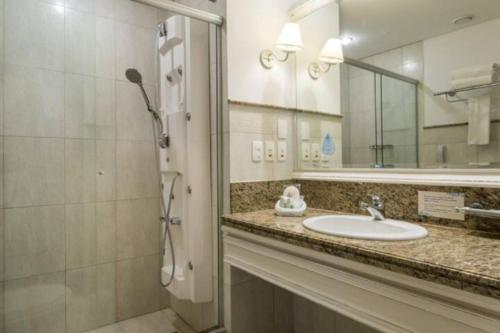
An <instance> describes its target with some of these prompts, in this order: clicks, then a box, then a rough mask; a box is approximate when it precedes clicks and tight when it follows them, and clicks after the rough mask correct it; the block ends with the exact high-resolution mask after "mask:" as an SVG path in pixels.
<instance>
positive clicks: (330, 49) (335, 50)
mask: <svg viewBox="0 0 500 333" xmlns="http://www.w3.org/2000/svg"><path fill="white" fill-rule="evenodd" d="M318 60H319V61H321V62H324V63H327V64H339V63H341V62H344V53H343V52H342V42H341V41H340V39H337V38H330V39H329V40H327V41H326V44H325V46H324V47H323V50H321V53H320V54H319V58H318Z"/></svg>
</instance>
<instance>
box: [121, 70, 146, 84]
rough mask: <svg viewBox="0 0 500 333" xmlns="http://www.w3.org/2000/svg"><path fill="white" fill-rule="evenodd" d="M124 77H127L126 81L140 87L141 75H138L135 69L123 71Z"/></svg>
mask: <svg viewBox="0 0 500 333" xmlns="http://www.w3.org/2000/svg"><path fill="white" fill-rule="evenodd" d="M125 76H126V77H127V80H129V81H130V82H132V83H135V84H139V85H142V75H141V73H139V71H138V70H137V69H135V68H129V69H127V70H126V71H125Z"/></svg>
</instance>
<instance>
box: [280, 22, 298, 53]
mask: <svg viewBox="0 0 500 333" xmlns="http://www.w3.org/2000/svg"><path fill="white" fill-rule="evenodd" d="M302 47H303V46H302V35H301V34H300V27H299V25H298V24H297V23H287V24H285V26H284V27H283V29H282V30H281V34H280V36H279V38H278V41H277V43H276V48H278V49H279V50H281V51H285V52H296V51H299V50H302Z"/></svg>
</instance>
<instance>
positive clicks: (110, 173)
mask: <svg viewBox="0 0 500 333" xmlns="http://www.w3.org/2000/svg"><path fill="white" fill-rule="evenodd" d="M114 199H116V143H115V141H109V140H97V142H96V200H97V201H109V200H114Z"/></svg>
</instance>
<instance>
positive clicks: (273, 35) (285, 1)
mask: <svg viewBox="0 0 500 333" xmlns="http://www.w3.org/2000/svg"><path fill="white" fill-rule="evenodd" d="M292 3H293V1H292V0H273V1H268V0H253V1H241V0H228V1H227V57H228V80H229V81H228V96H229V99H230V100H238V101H245V102H254V103H263V104H272V105H276V106H284V107H295V106H296V98H295V96H296V95H295V94H296V92H295V56H294V55H292V56H291V57H290V59H289V60H288V61H287V62H285V63H280V62H276V65H275V66H274V68H272V69H271V70H267V69H264V68H263V67H262V66H261V64H260V61H259V55H260V52H261V51H262V50H264V49H274V45H275V43H276V40H277V38H278V35H279V33H280V32H281V29H282V28H283V25H284V24H285V23H286V22H287V21H288V10H289V9H290V8H291V6H292Z"/></svg>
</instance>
